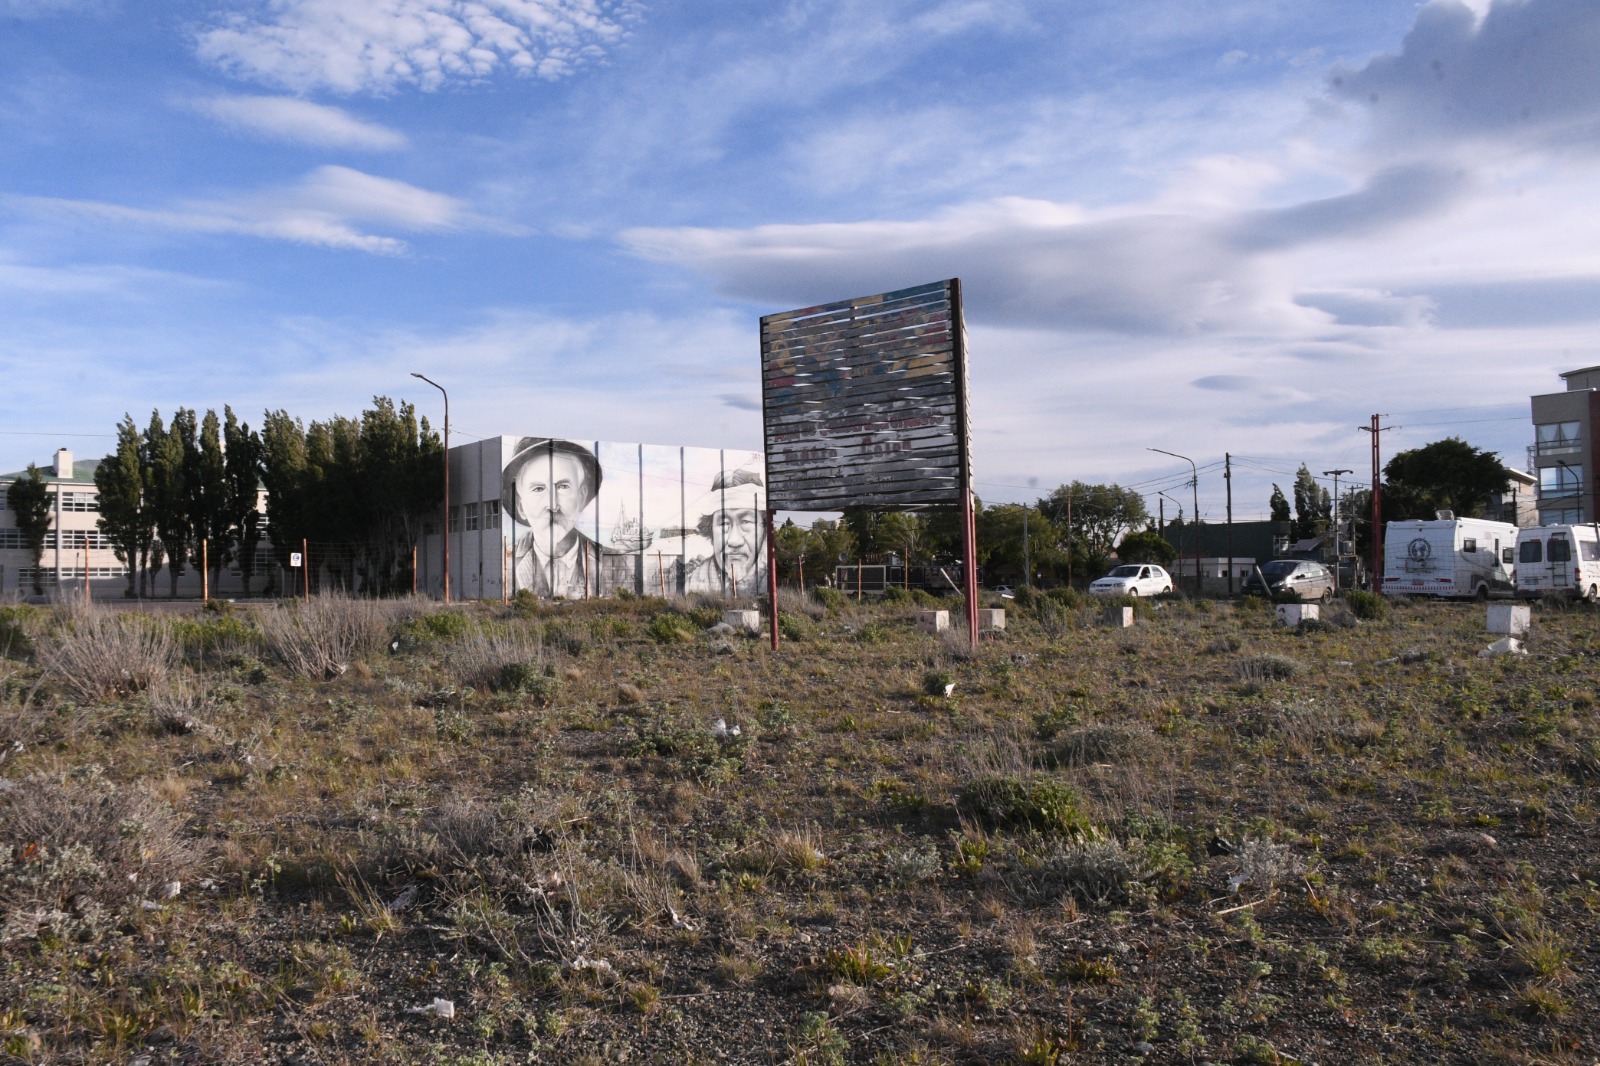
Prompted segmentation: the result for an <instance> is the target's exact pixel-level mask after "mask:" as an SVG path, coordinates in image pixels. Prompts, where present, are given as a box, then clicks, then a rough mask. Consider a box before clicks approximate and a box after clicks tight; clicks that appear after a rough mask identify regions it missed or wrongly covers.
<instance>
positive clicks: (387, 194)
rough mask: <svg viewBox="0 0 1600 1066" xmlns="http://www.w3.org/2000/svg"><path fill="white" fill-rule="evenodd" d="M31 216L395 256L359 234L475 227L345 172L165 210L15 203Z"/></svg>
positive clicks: (411, 194) (387, 241) (471, 220)
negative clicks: (380, 229) (376, 227)
mask: <svg viewBox="0 0 1600 1066" xmlns="http://www.w3.org/2000/svg"><path fill="white" fill-rule="evenodd" d="M14 200H15V202H17V203H21V204H25V205H31V206H32V207H33V208H34V209H35V210H38V211H44V212H49V213H56V214H65V215H70V216H77V217H82V218H94V219H99V220H103V221H107V222H115V223H125V224H132V225H144V226H155V227H160V228H163V229H171V230H179V231H189V232H195V233H222V234H229V233H231V234H245V235H249V236H254V237H264V238H268V239H273V240H284V241H292V242H295V243H298V244H311V245H319V246H321V247H325V248H341V249H350V250H354V251H362V252H369V253H373V254H377V255H400V254H403V253H404V252H405V251H406V249H407V246H406V243H405V241H403V240H401V239H399V238H396V237H391V236H386V235H382V234H376V233H371V232H367V228H368V227H364V226H361V225H357V223H377V224H380V225H386V226H388V227H391V228H394V229H399V230H402V231H407V232H419V231H430V230H447V229H453V228H456V227H458V226H462V225H477V224H481V222H482V220H480V219H477V218H476V217H475V216H472V215H470V214H469V213H468V212H467V211H466V209H465V207H464V205H463V204H462V202H461V201H459V200H456V199H455V198H453V197H449V196H445V195H443V194H441V193H436V192H430V191H428V190H427V189H419V188H417V187H416V186H414V185H407V184H406V183H405V182H401V181H395V180H393V179H391V178H380V177H375V176H373V175H371V174H364V173H362V172H361V171H359V170H352V169H351V168H349V167H340V166H324V167H318V168H317V169H316V170H313V171H312V172H311V173H309V174H307V175H306V176H305V178H303V179H302V180H301V181H299V182H298V183H296V184H294V185H290V186H285V187H283V188H279V189H269V190H265V191H262V192H256V193H251V194H247V195H242V196H238V197H235V198H232V199H226V200H197V201H188V202H183V203H179V204H177V205H174V206H172V207H166V208H142V207H129V206H125V205H121V204H109V203H102V202H98V201H91V200H63V199H55V198H49V197H16V198H14Z"/></svg>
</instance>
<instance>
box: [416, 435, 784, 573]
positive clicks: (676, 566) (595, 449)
mask: <svg viewBox="0 0 1600 1066" xmlns="http://www.w3.org/2000/svg"><path fill="white" fill-rule="evenodd" d="M450 484H451V499H450V509H449V515H448V516H447V519H446V520H447V522H448V523H449V529H450V539H451V545H450V581H451V587H452V591H453V592H454V593H455V594H456V595H459V596H462V597H465V598H499V597H500V596H502V595H516V594H517V593H518V592H521V591H524V590H526V591H529V592H532V593H533V594H534V595H536V596H539V597H541V598H546V599H555V598H562V599H586V598H589V597H594V596H607V595H612V594H615V593H616V592H618V591H620V590H624V589H625V590H627V591H630V592H635V593H639V594H642V595H672V594H683V593H695V592H713V593H720V594H725V595H730V596H752V595H756V594H758V593H759V592H761V591H762V590H763V589H764V587H765V586H764V583H765V580H766V569H765V563H766V555H765V551H766V545H765V541H764V525H763V521H762V514H763V509H764V508H766V507H767V506H768V504H767V498H766V497H767V488H766V470H765V465H764V463H763V459H762V455H761V453H760V452H753V451H734V450H723V449H716V448H686V447H667V446H661V445H650V444H622V443H616V442H612V441H578V440H568V439H562V438H550V437H492V438H489V439H488V440H483V441H479V442H477V443H474V444H466V445H462V446H460V447H458V448H452V449H450ZM426 555H427V558H426V563H425V564H424V565H425V566H427V567H431V568H432V573H430V574H427V575H424V583H425V584H427V585H428V586H429V587H432V588H438V587H440V586H441V585H442V579H441V578H440V577H439V576H438V575H439V574H441V573H442V570H441V569H440V567H441V566H442V555H443V552H442V543H441V538H440V537H439V536H429V537H427V538H426Z"/></svg>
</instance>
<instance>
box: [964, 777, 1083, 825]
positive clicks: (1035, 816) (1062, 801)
mask: <svg viewBox="0 0 1600 1066" xmlns="http://www.w3.org/2000/svg"><path fill="white" fill-rule="evenodd" d="M956 807H957V808H958V809H959V810H960V811H961V813H962V814H964V815H966V816H968V817H970V818H973V819H975V820H977V821H979V822H981V823H983V824H984V825H987V826H990V827H993V828H996V829H1032V830H1035V831H1037V832H1040V833H1046V834H1050V835H1055V836H1070V837H1085V836H1089V835H1090V834H1091V833H1092V832H1093V829H1094V827H1093V826H1092V825H1091V824H1090V822H1089V819H1088V817H1087V816H1086V815H1085V814H1084V813H1083V811H1082V809H1081V808H1080V807H1079V804H1078V794H1077V793H1076V792H1074V791H1073V790H1072V789H1071V788H1069V787H1067V786H1066V785H1064V784H1062V783H1061V782H1060V781H1056V780H1054V779H1053V778H1049V777H1044V776H1033V777H1017V776H1013V775H1004V776H989V777H980V778H978V779H977V780H975V781H973V782H971V783H970V784H968V785H967V786H966V787H965V788H963V789H962V790H961V796H960V798H959V799H958V800H957V801H956Z"/></svg>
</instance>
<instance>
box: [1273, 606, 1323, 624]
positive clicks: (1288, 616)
mask: <svg viewBox="0 0 1600 1066" xmlns="http://www.w3.org/2000/svg"><path fill="white" fill-rule="evenodd" d="M1321 617H1322V608H1321V607H1319V606H1317V605H1316V604H1314V603H1280V604H1278V624H1279V625H1280V626H1297V625H1299V624H1300V623H1301V622H1315V621H1317V620H1318V619H1319V618H1321Z"/></svg>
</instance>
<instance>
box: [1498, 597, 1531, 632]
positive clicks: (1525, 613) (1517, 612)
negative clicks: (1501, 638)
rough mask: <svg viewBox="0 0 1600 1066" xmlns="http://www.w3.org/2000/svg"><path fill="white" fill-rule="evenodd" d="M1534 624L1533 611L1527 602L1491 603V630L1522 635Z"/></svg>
mask: <svg viewBox="0 0 1600 1066" xmlns="http://www.w3.org/2000/svg"><path fill="white" fill-rule="evenodd" d="M1532 625H1533V611H1531V610H1530V609H1529V608H1528V606H1527V604H1511V603H1491V604H1490V605H1489V632H1491V633H1506V634H1509V635H1511V636H1514V637H1520V636H1522V635H1523V634H1524V633H1526V632H1527V631H1528V629H1529V628H1530V627H1531V626H1532Z"/></svg>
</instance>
